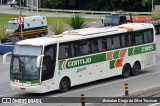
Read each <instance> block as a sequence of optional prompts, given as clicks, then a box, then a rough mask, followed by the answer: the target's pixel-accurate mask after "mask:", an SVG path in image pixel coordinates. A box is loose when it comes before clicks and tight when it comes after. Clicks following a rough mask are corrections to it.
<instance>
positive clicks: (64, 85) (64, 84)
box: [61, 81, 68, 89]
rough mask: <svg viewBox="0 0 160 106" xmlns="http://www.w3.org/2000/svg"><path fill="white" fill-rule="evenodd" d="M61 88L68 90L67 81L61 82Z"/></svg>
mask: <svg viewBox="0 0 160 106" xmlns="http://www.w3.org/2000/svg"><path fill="white" fill-rule="evenodd" d="M61 87H62V89H67V88H68V83H67V81H62V83H61Z"/></svg>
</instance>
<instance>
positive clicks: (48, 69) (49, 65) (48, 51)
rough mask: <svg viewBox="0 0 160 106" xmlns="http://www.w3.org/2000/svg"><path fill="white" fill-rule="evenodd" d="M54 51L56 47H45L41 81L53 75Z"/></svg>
mask: <svg viewBox="0 0 160 106" xmlns="http://www.w3.org/2000/svg"><path fill="white" fill-rule="evenodd" d="M56 51H57V46H56V45H49V46H46V47H45V49H44V57H43V68H42V81H44V80H47V79H50V78H52V77H53V75H54V70H55V64H56Z"/></svg>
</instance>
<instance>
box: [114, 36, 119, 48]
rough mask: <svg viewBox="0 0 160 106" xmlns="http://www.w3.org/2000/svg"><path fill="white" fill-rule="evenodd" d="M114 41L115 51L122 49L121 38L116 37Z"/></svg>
mask: <svg viewBox="0 0 160 106" xmlns="http://www.w3.org/2000/svg"><path fill="white" fill-rule="evenodd" d="M112 39H113V49H117V48H120V37H119V36H115V37H113V38H112Z"/></svg>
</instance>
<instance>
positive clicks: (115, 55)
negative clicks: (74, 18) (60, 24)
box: [10, 23, 156, 93]
mask: <svg viewBox="0 0 160 106" xmlns="http://www.w3.org/2000/svg"><path fill="white" fill-rule="evenodd" d="M155 63H156V43H155V33H154V27H153V25H151V24H144V23H143V24H141V23H130V24H124V25H120V26H116V27H111V28H107V27H106V28H105V27H104V28H86V29H79V30H72V31H67V32H64V33H63V34H61V35H54V36H49V37H42V38H35V39H27V40H23V41H20V42H17V43H16V45H15V48H14V52H13V55H12V59H11V70H10V78H11V81H10V84H11V87H12V88H13V89H14V90H19V91H26V92H32V93H45V92H49V91H53V90H58V89H60V91H62V92H64V91H67V90H68V88H69V87H71V86H75V85H79V84H84V83H87V82H91V81H95V80H100V79H104V78H108V77H113V76H117V75H122V76H123V77H129V76H130V75H137V74H138V73H139V71H140V70H142V69H145V68H147V67H150V66H153V65H155Z"/></svg>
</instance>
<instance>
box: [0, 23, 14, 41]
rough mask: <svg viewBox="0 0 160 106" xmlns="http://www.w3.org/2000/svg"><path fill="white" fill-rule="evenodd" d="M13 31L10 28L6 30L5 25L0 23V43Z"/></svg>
mask: <svg viewBox="0 0 160 106" xmlns="http://www.w3.org/2000/svg"><path fill="white" fill-rule="evenodd" d="M12 33H13V31H12V30H6V25H5V24H0V40H1V43H4V42H5V41H6V40H7V38H8V36H9V35H11V34H12Z"/></svg>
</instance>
